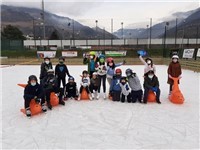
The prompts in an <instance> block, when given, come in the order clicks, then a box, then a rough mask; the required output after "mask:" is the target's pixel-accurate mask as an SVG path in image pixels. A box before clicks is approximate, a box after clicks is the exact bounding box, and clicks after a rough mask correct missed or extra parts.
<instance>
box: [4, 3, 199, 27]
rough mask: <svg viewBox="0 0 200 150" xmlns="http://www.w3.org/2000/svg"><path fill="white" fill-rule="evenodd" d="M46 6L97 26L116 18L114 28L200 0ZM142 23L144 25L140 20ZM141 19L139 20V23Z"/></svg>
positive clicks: (168, 13) (184, 8) (193, 6)
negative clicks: (96, 21)
mask: <svg viewBox="0 0 200 150" xmlns="http://www.w3.org/2000/svg"><path fill="white" fill-rule="evenodd" d="M25 1H26V2H24V0H3V4H7V5H13V6H25V7H35V8H41V0H34V1H33V0H25ZM44 2H45V10H48V11H50V12H52V13H55V14H57V15H61V16H66V17H70V18H72V19H75V20H77V21H79V22H80V23H82V24H84V25H88V26H90V27H95V20H98V26H99V27H101V28H103V27H105V29H106V30H108V31H110V27H111V18H113V20H114V30H117V29H119V28H121V22H123V25H124V27H127V26H130V24H132V25H135V26H141V27H144V26H146V25H147V24H149V20H150V18H153V23H156V22H159V21H162V20H164V18H166V17H169V16H171V15H172V14H173V13H175V12H182V11H183V12H184V11H188V10H192V9H196V8H198V7H200V0H190V1H188V0H171V1H170V0H154V1H153V0H146V1H141V0H140V1H136V0H106V1H105V0H101V1H100V0H87V1H81V0H67V1H64V0H44ZM140 22H141V23H142V25H141V24H140ZM138 23H139V24H138Z"/></svg>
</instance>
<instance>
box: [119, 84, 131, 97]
mask: <svg viewBox="0 0 200 150" xmlns="http://www.w3.org/2000/svg"><path fill="white" fill-rule="evenodd" d="M120 87H121V90H122V91H121V92H122V94H123V95H125V96H127V95H129V94H130V93H131V88H130V86H129V85H128V83H126V84H124V85H123V84H121V83H120Z"/></svg>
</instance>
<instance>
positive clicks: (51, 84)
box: [43, 74, 58, 90]
mask: <svg viewBox="0 0 200 150" xmlns="http://www.w3.org/2000/svg"><path fill="white" fill-rule="evenodd" d="M43 87H44V89H45V90H53V89H57V88H58V82H57V78H56V77H55V76H54V75H53V74H50V75H47V76H46V77H45V78H44V80H43Z"/></svg>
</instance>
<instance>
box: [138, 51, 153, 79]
mask: <svg viewBox="0 0 200 150" xmlns="http://www.w3.org/2000/svg"><path fill="white" fill-rule="evenodd" d="M139 59H140V61H141V62H142V63H143V64H144V66H145V67H144V76H147V73H148V72H149V70H153V71H154V74H156V66H155V65H154V64H153V60H152V59H151V58H146V59H145V61H144V59H143V58H142V56H141V55H140V54H139Z"/></svg>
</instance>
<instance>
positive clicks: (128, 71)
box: [125, 68, 133, 75]
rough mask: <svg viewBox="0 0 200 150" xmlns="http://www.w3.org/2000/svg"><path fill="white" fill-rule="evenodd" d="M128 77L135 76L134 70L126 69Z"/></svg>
mask: <svg viewBox="0 0 200 150" xmlns="http://www.w3.org/2000/svg"><path fill="white" fill-rule="evenodd" d="M125 73H126V75H128V74H129V75H131V74H133V70H132V69H130V68H128V69H126V72H125Z"/></svg>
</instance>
